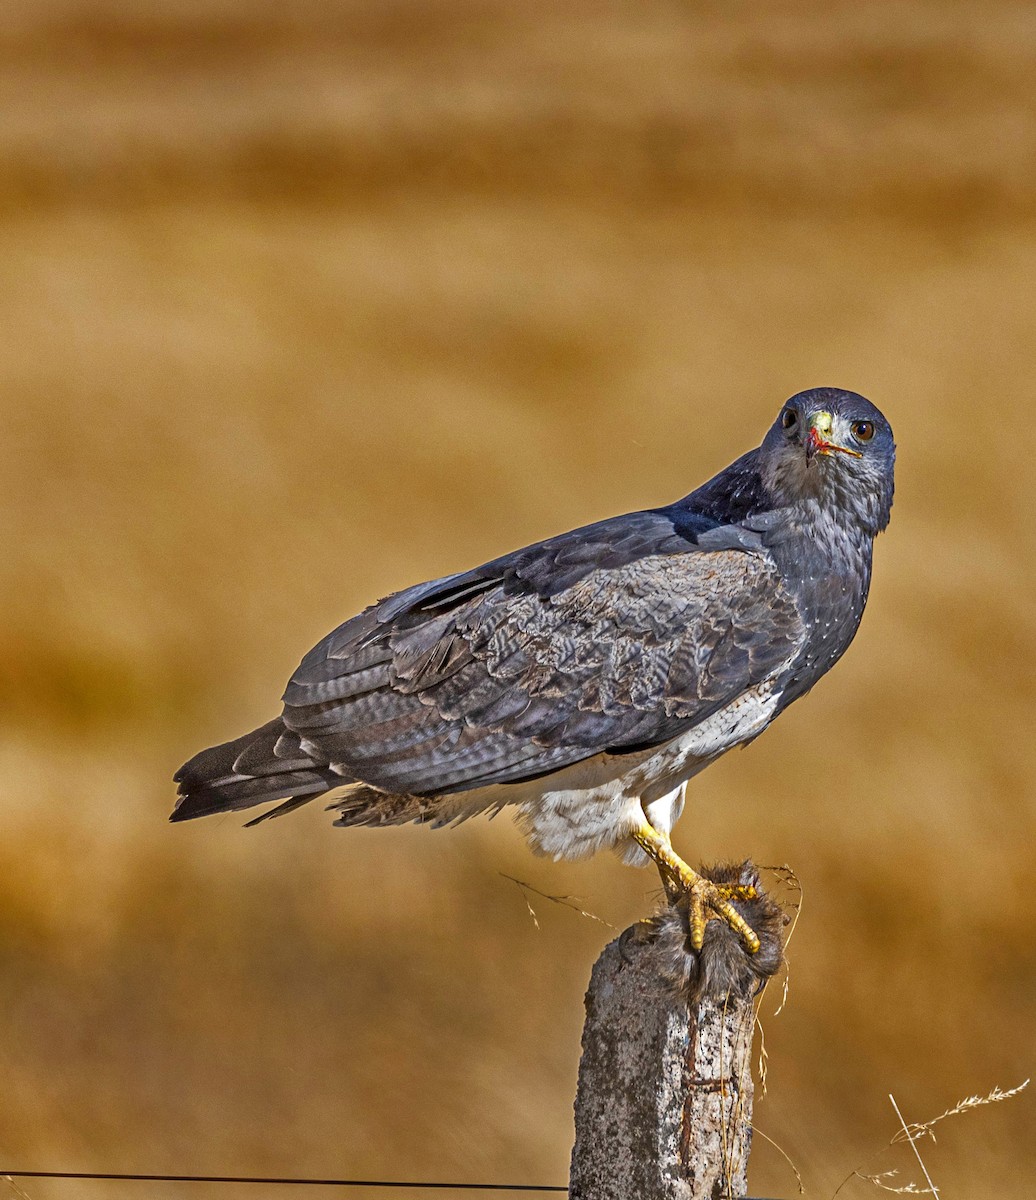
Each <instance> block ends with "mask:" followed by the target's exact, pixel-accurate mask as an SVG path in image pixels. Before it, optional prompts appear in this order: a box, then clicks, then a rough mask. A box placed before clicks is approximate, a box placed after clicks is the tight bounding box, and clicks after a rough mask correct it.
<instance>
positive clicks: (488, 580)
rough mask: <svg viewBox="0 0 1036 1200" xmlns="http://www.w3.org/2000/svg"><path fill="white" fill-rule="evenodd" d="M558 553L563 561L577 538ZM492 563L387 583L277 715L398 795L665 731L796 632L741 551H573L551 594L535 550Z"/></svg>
mask: <svg viewBox="0 0 1036 1200" xmlns="http://www.w3.org/2000/svg"><path fill="white" fill-rule="evenodd" d="M634 532H635V531H634ZM656 544H657V543H656ZM545 547H546V548H549V544H545ZM584 552H585V551H584ZM599 553H600V551H599V548H598V555H599ZM566 556H567V557H566ZM553 557H554V561H555V562H556V563H560V564H561V566H560V568H559V569H560V570H561V573H562V574H563V573H564V570H565V569H566V567H569V566H572V564H571V563H569V561H568V560H569V559H573V561H574V560H579V559H580V547H579V543H574V544H573V546H572V547H571V549H569V548H567V547H565V546H564V545H562V546H561V547H560V549H558V548H555V549H554V556H553ZM494 566H495V564H489V565H488V566H487V567H486V568H482V569H481V571H480V572H478V573H471V574H469V575H466V576H450V577H448V578H447V579H445V580H440V581H437V582H436V583H433V584H423V585H421V586H420V587H419V588H412V589H409V591H408V592H403V593H400V594H398V595H397V596H394V597H390V598H389V599H388V600H387V601H384V602H383V603H382V604H381V605H378V606H375V607H374V608H372V609H369V610H367V612H365V613H363V614H361V615H360V616H358V617H356V618H354V619H353V620H352V621H349V622H346V624H345V625H343V626H341V627H340V628H339V629H337V630H335V632H334V633H332V634H331V635H330V636H329V637H328V638H327V639H325V641H324V642H323V643H321V645H320V646H318V647H316V648H315V649H314V650H313V651H312V652H311V653H310V654H309V655H307V657H306V659H305V660H304V661H303V663H302V665H301V666H300V668H299V670H298V672H296V674H295V676H294V677H293V679H292V681H291V683H290V684H289V686H288V690H287V692H286V694H285V710H284V715H283V718H282V719H283V721H284V724H285V726H286V727H287V729H288V731H289V732H292V733H295V734H296V735H298V738H299V743H298V744H299V746H300V748H301V751H302V753H303V754H305V755H309V756H312V758H313V759H315V760H317V761H320V762H323V763H325V764H326V763H331V764H335V765H336V768H337V769H338V770H339V771H340V772H342V773H347V774H349V775H353V776H355V777H357V778H359V779H361V780H363V781H364V782H366V783H369V784H372V785H374V786H376V787H378V788H381V789H384V790H386V791H391V792H397V793H404V792H415V793H421V794H424V795H434V794H442V793H444V792H448V791H459V790H465V789H469V788H475V787H482V786H486V785H488V784H492V783H500V782H507V781H511V780H515V779H521V778H528V777H530V776H533V775H536V774H541V773H543V772H546V771H550V770H553V769H557V768H559V767H561V766H564V765H567V764H568V763H572V762H576V761H578V760H580V759H583V758H586V757H589V756H591V755H593V754H596V753H599V752H601V751H602V750H613V751H617V752H621V751H622V750H624V749H631V748H633V747H634V746H639V745H642V744H654V743H656V742H662V741H666V740H668V739H669V738H671V737H674V736H676V735H677V734H678V733H679V732H681V731H682V730H683V729H686V728H689V727H690V726H692V725H693V724H695V723H697V721H699V720H702V719H704V717H705V716H707V715H708V714H709V713H710V712H712V711H714V710H715V709H716V708H718V707H720V706H722V705H723V704H725V703H727V702H729V701H730V700H732V699H733V698H734V697H736V696H737V695H739V694H740V693H741V692H742V691H744V690H745V689H746V688H748V687H751V686H752V685H753V684H756V683H759V682H762V681H763V680H764V679H767V678H769V677H770V676H772V675H774V674H775V673H777V672H779V671H780V669H781V668H782V667H783V666H784V665H785V664H787V663H788V662H789V661H790V660H791V659H792V658H793V657H794V656H795V654H796V653H797V651H798V650H799V649H800V647H801V645H802V641H803V637H804V629H803V624H802V619H801V617H800V615H799V612H798V609H797V608H796V606H795V603H794V600H793V598H792V596H791V594H790V593H789V592H788V591H787V590H786V589H785V588H784V586H783V584H782V581H781V578H780V575H779V573H778V571H777V569H776V568H775V566H774V565H773V563H772V561H771V560H770V559H769V557H768V556H766V555H765V554H763V553H759V552H755V551H751V550H747V549H742V548H740V547H738V548H736V549H735V548H731V549H716V550H713V551H711V552H704V553H703V552H702V551H701V550H697V551H695V552H689V553H676V554H674V553H655V554H649V555H647V556H645V557H641V558H639V559H636V560H635V561H632V562H630V561H629V560H628V558H627V561H626V562H625V563H623V564H622V565H616V566H614V567H609V566H605V567H601V566H597V567H596V568H591V569H587V566H586V563H585V562H583V561H582V560H580V561H579V563H578V566H577V567H573V576H574V577H573V579H572V581H571V582H570V583H569V585H568V586H567V587H565V588H563V589H560V590H556V589H553V588H538V587H537V586H536V580H535V575H536V571H537V569H538V559H537V560H531V562H530V564H529V565H528V570H527V572H526V575H527V576H528V578H526V577H525V576H523V575H522V566H523V564H522V563H520V562H519V563H518V565H517V570H516V571H514V572H513V573H512V575H511V577H510V579H507V578H505V577H504V575H503V573H494V571H493V567H494ZM516 578H517V579H518V581H519V582H518V585H517V588H518V589H520V590H516V585H515V579H516ZM544 593H546V594H544ZM284 749H288V746H285V747H284Z"/></svg>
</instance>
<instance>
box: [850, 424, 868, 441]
mask: <svg viewBox="0 0 1036 1200" xmlns="http://www.w3.org/2000/svg"><path fill="white" fill-rule="evenodd" d="M849 428H850V430H852V435H853V437H854V438H856V440H857V441H858V442H869V441H870V440H871V438H872V437H873V436H874V422H873V421H853V423H852V424H851V425H850V426H849Z"/></svg>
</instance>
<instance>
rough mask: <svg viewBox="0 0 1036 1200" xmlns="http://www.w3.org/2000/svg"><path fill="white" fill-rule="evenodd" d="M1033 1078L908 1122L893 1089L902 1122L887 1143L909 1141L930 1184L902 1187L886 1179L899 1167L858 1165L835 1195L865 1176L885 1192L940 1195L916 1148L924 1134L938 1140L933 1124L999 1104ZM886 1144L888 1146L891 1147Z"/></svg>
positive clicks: (998, 1087)
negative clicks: (871, 1169)
mask: <svg viewBox="0 0 1036 1200" xmlns="http://www.w3.org/2000/svg"><path fill="white" fill-rule="evenodd" d="M1029 1083H1030V1080H1028V1079H1026V1080H1024V1081H1023V1082H1022V1083H1019V1084H1018V1085H1017V1087H1013V1088H1008V1089H1007V1090H1006V1091H1005V1090H1004V1089H1003V1088H1001V1087H1000V1086H999V1085H998V1086H997V1087H995V1088H993V1090H992V1091H991V1092H989V1093H988V1094H987V1095H985V1096H965V1098H964V1099H963V1100H959V1101H958V1102H957V1103H956V1104H955V1105H953V1107H952V1108H948V1109H947V1110H946V1111H945V1112H942V1113H940V1114H939V1115H938V1116H937V1117H933V1118H932V1119H931V1120H930V1121H918V1122H912V1123H910V1124H908V1123H907V1122H906V1121H904V1120H903V1114H902V1113H901V1112H900V1111H899V1105H898V1104H897V1103H896V1100H895V1097H894V1096H893V1095H892V1094H891V1093H890V1094H889V1100H891V1101H892V1107H893V1108H894V1109H895V1112H896V1116H897V1117H899V1123H900V1125H901V1126H902V1128H901V1129H898V1130H897V1131H896V1132H895V1133H894V1134H893V1135H892V1137H891V1138H889V1141H888V1146H897V1145H902V1144H903V1142H909V1144H910V1148H911V1149H912V1150H913V1152H914V1154H915V1155H916V1157H917V1161H918V1163H919V1164H920V1166H921V1171H922V1173H923V1175H924V1177H925V1182H926V1183H927V1184H928V1187H926V1188H923V1187H920V1186H919V1185H918V1184H916V1183H908V1184H904V1185H903V1186H902V1187H893V1186H890V1185H889V1184H887V1183H885V1182H884V1181H885V1180H887V1179H892V1178H894V1177H895V1176H897V1175H898V1174H899V1172H898V1170H892V1171H882V1172H880V1173H879V1174H876V1175H868V1174H866V1173H865V1172H863V1171H861V1170H859V1169H857V1170H854V1171H850V1172H849V1174H848V1175H847V1176H846V1177H845V1179H843V1180H842V1182H841V1183H840V1184H839V1185H838V1187H837V1188H836V1189H835V1191H834V1194H833V1196H832V1200H834V1196H837V1195H838V1193H839V1192H840V1191H841V1190H842V1188H844V1187H845V1185H846V1184H847V1183H848V1182H849V1181H850V1180H851V1179H866V1180H867V1182H868V1183H873V1184H874V1185H875V1186H876V1187H879V1188H881V1189H882V1190H883V1191H886V1192H898V1193H902V1194H909V1195H916V1196H923V1195H932V1196H936V1197H938V1195H939V1189H938V1188H937V1187H936V1186H935V1184H934V1183H933V1182H932V1179H931V1176H930V1175H929V1174H928V1169H927V1168H926V1167H925V1164H924V1160H923V1159H922V1158H921V1153H920V1151H919V1150H918V1148H917V1145H916V1143H917V1142H918V1141H919V1140H920V1139H921V1138H923V1137H930V1138H931V1139H932V1141H933V1142H934V1141H935V1134H934V1133H933V1132H932V1127H933V1126H934V1125H938V1124H939V1122H940V1121H945V1120H946V1118H947V1117H955V1116H958V1115H959V1114H961V1113H966V1112H972V1111H973V1110H974V1109H976V1108H982V1107H984V1106H985V1105H987V1104H999V1103H1000V1101H1001V1100H1010V1099H1011V1097H1012V1096H1017V1095H1019V1093H1021V1092H1024V1091H1025V1089H1026V1088H1027V1087H1028V1086H1029ZM888 1146H886V1149H887V1148H888Z"/></svg>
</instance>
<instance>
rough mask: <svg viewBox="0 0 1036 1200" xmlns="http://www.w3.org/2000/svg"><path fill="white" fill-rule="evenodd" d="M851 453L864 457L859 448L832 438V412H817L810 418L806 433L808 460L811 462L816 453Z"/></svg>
mask: <svg viewBox="0 0 1036 1200" xmlns="http://www.w3.org/2000/svg"><path fill="white" fill-rule="evenodd" d="M818 454H823V455H829V454H849V455H851V456H852V457H853V458H863V455H862V454H861V453H860V451H859V450H853V449H851V448H850V447H849V446H843V445H841V444H840V443H838V442H833V441H832V440H831V414H830V413H829V412H815V413H813V414H812V415H811V416H810V418H809V433H807V434H806V462H807V463H811V462H812V461H813V459H814V458H815V456H816V455H818Z"/></svg>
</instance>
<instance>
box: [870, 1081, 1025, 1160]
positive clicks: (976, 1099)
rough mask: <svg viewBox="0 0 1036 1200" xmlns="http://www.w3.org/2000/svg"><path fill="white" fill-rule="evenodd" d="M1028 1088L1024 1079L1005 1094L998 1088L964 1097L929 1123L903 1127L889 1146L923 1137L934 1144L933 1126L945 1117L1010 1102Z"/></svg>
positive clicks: (924, 1122)
mask: <svg viewBox="0 0 1036 1200" xmlns="http://www.w3.org/2000/svg"><path fill="white" fill-rule="evenodd" d="M1028 1086H1029V1080H1028V1079H1026V1080H1025V1081H1024V1082H1022V1083H1020V1084H1018V1086H1017V1087H1013V1088H1008V1090H1007V1091H1006V1092H1005V1091H1004V1090H1003V1088H1001V1087H999V1086H998V1087H995V1088H993V1090H992V1091H991V1092H989V1094H988V1095H985V1096H965V1098H964V1099H963V1100H959V1101H958V1102H957V1103H956V1104H955V1105H954V1106H953V1107H952V1108H948V1109H947V1110H946V1111H945V1112H944V1113H940V1114H939V1115H938V1116H937V1117H933V1118H932V1119H931V1120H930V1121H923V1122H918V1123H916V1124H911V1125H907V1126H904V1128H903V1129H901V1130H900V1131H899V1132H898V1133H897V1134H896V1135H895V1136H894V1137H893V1139H892V1141H891V1143H890V1145H895V1144H896V1143H897V1142H904V1141H916V1140H917V1139H918V1138H923V1137H930V1138H931V1139H932V1141H933V1142H934V1141H935V1134H934V1133H933V1132H932V1126H933V1125H938V1124H939V1122H940V1121H945V1120H946V1118H947V1117H955V1116H957V1115H958V1114H959V1113H966V1112H970V1111H971V1110H972V1109H973V1108H982V1107H983V1106H984V1105H986V1104H999V1103H1000V1101H1001V1100H1010V1098H1011V1097H1012V1096H1017V1095H1018V1094H1019V1093H1020V1092H1024V1091H1025V1089H1026V1088H1027V1087H1028Z"/></svg>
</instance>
